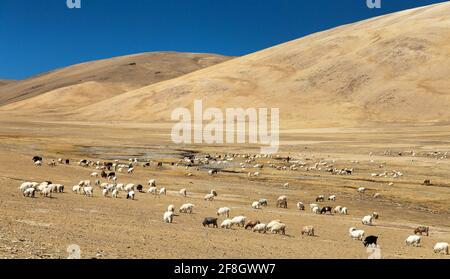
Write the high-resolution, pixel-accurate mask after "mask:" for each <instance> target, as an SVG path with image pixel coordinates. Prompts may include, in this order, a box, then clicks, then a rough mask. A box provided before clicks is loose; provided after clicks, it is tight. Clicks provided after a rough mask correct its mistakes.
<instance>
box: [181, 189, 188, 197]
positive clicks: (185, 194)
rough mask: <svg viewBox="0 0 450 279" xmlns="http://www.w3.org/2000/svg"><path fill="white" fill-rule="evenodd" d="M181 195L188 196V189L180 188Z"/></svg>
mask: <svg viewBox="0 0 450 279" xmlns="http://www.w3.org/2000/svg"><path fill="white" fill-rule="evenodd" d="M180 195H181V196H183V197H186V196H187V190H186V189H181V190H180Z"/></svg>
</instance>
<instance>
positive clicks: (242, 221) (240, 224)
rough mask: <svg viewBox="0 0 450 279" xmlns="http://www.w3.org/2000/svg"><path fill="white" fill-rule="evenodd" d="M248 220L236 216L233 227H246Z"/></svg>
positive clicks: (232, 220)
mask: <svg viewBox="0 0 450 279" xmlns="http://www.w3.org/2000/svg"><path fill="white" fill-rule="evenodd" d="M246 219H247V218H246V217H245V216H236V217H234V218H233V219H231V222H232V223H233V225H237V226H238V227H244V225H245V220H246Z"/></svg>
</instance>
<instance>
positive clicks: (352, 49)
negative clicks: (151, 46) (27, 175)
mask: <svg viewBox="0 0 450 279" xmlns="http://www.w3.org/2000/svg"><path fill="white" fill-rule="evenodd" d="M449 14H450V3H444V4H438V5H433V6H427V7H422V8H418V9H414V10H408V11H403V12H399V13H395V14H391V15H387V16H383V17H379V18H374V19H370V20H367V21H363V22H359V23H356V24H351V25H347V26H342V27H339V28H336V29H333V30H329V31H326V32H321V33H317V34H314V35H311V36H308V37H305V38H302V39H299V40H296V41H292V42H289V43H286V44H283V45H280V46H276V47H273V48H270V49H267V50H263V51H260V52H257V53H254V54H251V55H248V56H245V57H242V58H237V59H234V60H231V61H228V62H225V63H223V64H220V65H216V66H213V67H210V68H207V69H204V70H201V71H197V72H195V73H191V74H188V75H185V76H182V77H180V78H177V79H173V80H169V81H166V82H162V83H158V84H155V85H152V86H149V87H145V88H141V89H138V90H136V91H133V92H129V93H126V94H123V95H121V96H118V97H115V98H112V99H109V100H106V101H104V102H102V103H100V104H99V106H98V107H99V108H103V107H115V108H116V109H115V110H114V112H111V113H110V114H108V113H106V114H102V115H100V114H98V113H97V111H96V109H95V108H94V107H87V108H86V109H83V111H80V112H79V113H78V114H79V116H77V117H79V118H85V119H90V118H95V119H97V120H106V119H112V118H114V117H116V118H118V119H119V118H120V119H129V120H135V121H166V120H170V115H171V111H172V110H173V109H174V108H176V107H186V106H189V107H191V106H192V102H193V100H194V99H202V100H203V101H204V107H211V106H214V107H219V108H228V107H231V108H233V107H269V108H270V107H279V108H280V113H281V118H282V121H284V122H285V123H286V122H292V123H293V125H294V126H295V125H296V124H295V123H300V122H301V123H304V124H305V125H308V124H310V125H313V126H331V125H334V123H336V124H342V125H359V124H360V123H362V122H369V121H381V122H385V121H389V122H402V121H408V122H416V121H450V110H449V109H448V107H449V106H450V79H449V78H448V77H449V76H450V17H449V16H448V15H449ZM69 117H75V116H73V115H72V116H69Z"/></svg>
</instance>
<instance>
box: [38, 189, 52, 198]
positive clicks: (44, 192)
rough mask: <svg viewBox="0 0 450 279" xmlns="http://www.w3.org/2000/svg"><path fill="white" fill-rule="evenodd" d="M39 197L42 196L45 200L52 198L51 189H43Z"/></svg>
mask: <svg viewBox="0 0 450 279" xmlns="http://www.w3.org/2000/svg"><path fill="white" fill-rule="evenodd" d="M41 195H43V196H44V197H46V198H51V197H52V189H51V188H45V189H44V190H42V192H41Z"/></svg>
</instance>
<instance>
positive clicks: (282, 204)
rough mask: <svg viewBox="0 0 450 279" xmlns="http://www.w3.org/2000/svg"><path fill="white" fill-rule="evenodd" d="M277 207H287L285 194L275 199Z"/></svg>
mask: <svg viewBox="0 0 450 279" xmlns="http://www.w3.org/2000/svg"><path fill="white" fill-rule="evenodd" d="M277 207H280V208H287V207H288V205H287V197H286V196H281V197H279V198H278V199H277Z"/></svg>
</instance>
